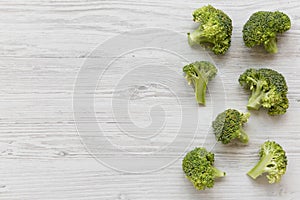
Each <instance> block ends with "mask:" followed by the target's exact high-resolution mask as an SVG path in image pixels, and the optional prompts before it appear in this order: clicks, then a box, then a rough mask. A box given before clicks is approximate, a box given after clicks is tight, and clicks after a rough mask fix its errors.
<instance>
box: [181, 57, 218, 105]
mask: <svg viewBox="0 0 300 200" xmlns="http://www.w3.org/2000/svg"><path fill="white" fill-rule="evenodd" d="M183 72H184V73H185V74H186V76H185V78H186V79H187V81H188V84H191V83H192V84H193V85H194V87H195V96H196V100H197V102H198V103H199V104H203V105H205V96H206V88H207V83H208V81H209V80H211V79H212V78H214V77H215V76H216V74H217V72H218V70H217V68H216V67H215V66H214V65H213V64H212V63H210V62H208V61H196V62H194V63H191V64H188V65H186V66H184V67H183Z"/></svg>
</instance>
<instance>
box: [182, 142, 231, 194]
mask: <svg viewBox="0 0 300 200" xmlns="http://www.w3.org/2000/svg"><path fill="white" fill-rule="evenodd" d="M213 164H214V154H213V153H210V152H207V150H206V149H205V148H199V147H198V148H195V149H194V150H192V151H190V152H189V153H187V154H186V156H185V157H184V159H183V161H182V169H183V171H184V173H185V175H186V178H187V179H188V180H190V181H191V182H192V184H193V185H194V187H195V188H196V189H198V190H205V189H206V188H212V187H213V186H214V183H215V179H216V178H219V177H224V176H225V175H226V174H225V172H222V171H220V170H219V169H217V168H215V167H214V166H213Z"/></svg>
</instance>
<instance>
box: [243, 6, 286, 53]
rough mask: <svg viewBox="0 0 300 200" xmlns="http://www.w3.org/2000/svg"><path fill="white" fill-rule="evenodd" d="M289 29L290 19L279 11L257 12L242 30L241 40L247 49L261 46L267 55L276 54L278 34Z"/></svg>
mask: <svg viewBox="0 0 300 200" xmlns="http://www.w3.org/2000/svg"><path fill="white" fill-rule="evenodd" d="M290 28H291V20H290V18H289V17H288V16H287V15H286V14H284V13H282V12H279V11H276V12H268V11H258V12H256V13H254V14H252V15H251V17H250V18H249V20H248V21H247V22H246V24H245V25H244V28H243V39H244V42H245V45H246V46H247V47H250V48H251V47H254V46H256V45H263V46H264V48H265V50H266V51H267V52H269V53H277V38H276V35H277V34H278V33H284V32H285V31H287V30H289V29H290Z"/></svg>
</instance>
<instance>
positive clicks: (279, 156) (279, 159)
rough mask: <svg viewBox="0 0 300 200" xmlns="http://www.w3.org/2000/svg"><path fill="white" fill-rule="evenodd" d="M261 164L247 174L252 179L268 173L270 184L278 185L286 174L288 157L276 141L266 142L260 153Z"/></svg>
mask: <svg viewBox="0 0 300 200" xmlns="http://www.w3.org/2000/svg"><path fill="white" fill-rule="evenodd" d="M259 157H260V160H259V162H258V163H257V164H256V165H255V166H254V167H253V168H252V169H251V170H250V171H249V172H248V173H247V174H248V175H249V176H250V177H251V178H253V179H256V178H257V177H258V176H260V175H262V174H263V173H266V174H267V175H266V177H267V178H268V180H269V183H278V182H280V180H281V177H282V176H283V175H284V174H285V172H286V167H287V157H286V155H285V151H284V149H283V148H282V147H281V146H280V145H279V144H277V143H276V142H274V141H266V142H265V143H264V144H262V145H261V148H260V151H259Z"/></svg>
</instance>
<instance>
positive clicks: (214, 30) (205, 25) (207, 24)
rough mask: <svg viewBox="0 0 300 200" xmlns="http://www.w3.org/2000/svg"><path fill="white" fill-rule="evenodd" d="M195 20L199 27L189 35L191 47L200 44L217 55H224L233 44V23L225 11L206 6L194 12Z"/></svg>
mask: <svg viewBox="0 0 300 200" xmlns="http://www.w3.org/2000/svg"><path fill="white" fill-rule="evenodd" d="M193 18H194V19H193V20H194V21H195V22H199V23H200V25H199V27H198V28H197V29H196V30H195V31H194V32H192V33H188V41H189V44H190V45H191V46H193V45H195V44H199V45H201V46H205V47H208V48H210V49H211V50H212V51H213V52H214V53H215V54H224V53H225V52H226V51H227V50H228V48H229V47H230V43H231V35H232V21H231V19H230V17H228V15H226V14H225V13H224V12H223V11H221V10H218V9H216V8H214V7H213V6H211V5H208V6H204V7H202V8H199V9H197V10H195V11H194V12H193Z"/></svg>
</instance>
